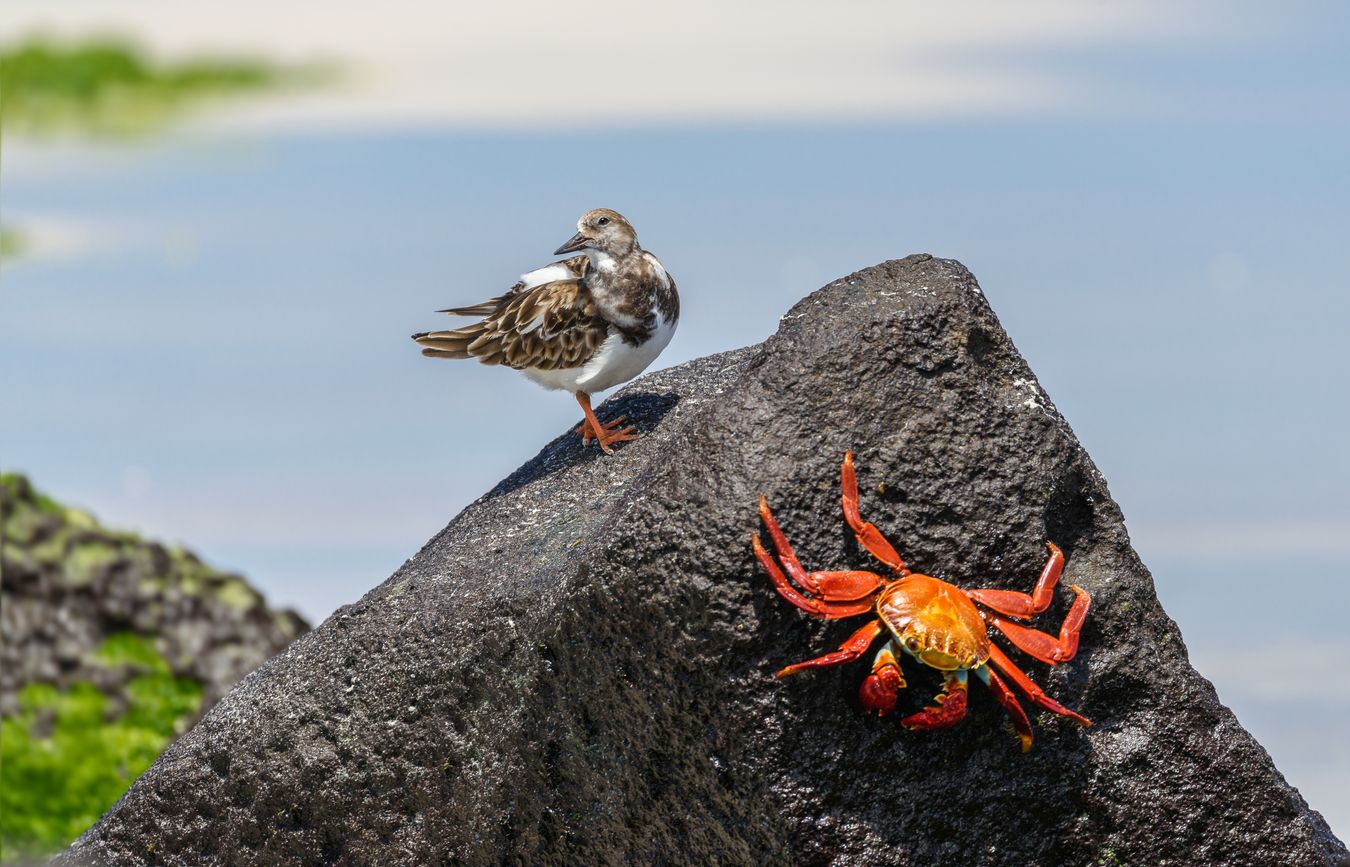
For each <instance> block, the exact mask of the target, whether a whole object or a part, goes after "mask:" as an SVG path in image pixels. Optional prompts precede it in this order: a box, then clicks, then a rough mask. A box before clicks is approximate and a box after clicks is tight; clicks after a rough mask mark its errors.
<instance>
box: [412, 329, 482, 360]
mask: <svg viewBox="0 0 1350 867" xmlns="http://www.w3.org/2000/svg"><path fill="white" fill-rule="evenodd" d="M482 332H483V327H482V326H481V325H470V326H469V327H468V328H457V329H455V330H454V331H424V332H422V333H421V334H414V335H413V336H412V339H413V340H415V341H417V344H418V345H419V346H421V347H422V354H423V355H426V356H429V357H431V358H472V357H473V353H472V352H470V351H469V347H470V345H471V344H472V343H473V342H474V341H475V340H477V339H478V338H480V337H482V336H483V334H482Z"/></svg>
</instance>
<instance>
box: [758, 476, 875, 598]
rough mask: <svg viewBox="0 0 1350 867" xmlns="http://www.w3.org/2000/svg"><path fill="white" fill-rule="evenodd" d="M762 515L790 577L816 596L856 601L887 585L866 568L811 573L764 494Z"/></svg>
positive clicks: (761, 507)
mask: <svg viewBox="0 0 1350 867" xmlns="http://www.w3.org/2000/svg"><path fill="white" fill-rule="evenodd" d="M759 517H760V518H761V519H762V520H763V521H764V527H765V529H767V530H768V531H769V538H770V539H772V540H773V547H774V550H776V551H777V552H778V559H779V560H782V561H783V568H784V569H786V570H787V573H788V576H789V577H790V578H791V579H792V580H793V581H794V582H796V584H797V586H798V587H800V588H802V589H803V590H805V591H806V592H807V593H809V594H811V595H812V596H818V597H820V598H822V599H826V600H828V601H830V602H852V601H854V600H856V599H862V598H864V597H866V596H870V595H871V594H873V593H875V592H876V591H878V590H880V589H881V588H882V587H883V586H885V583H886V582H885V580H884V579H882V577H881V576H880V575H877V574H876V573H875V572H866V571H862V570H846V571H839V572H807V571H806V570H805V569H803V568H802V564H801V561H799V560H798V559H797V554H796V552H794V551H793V550H792V545H791V543H789V542H788V540H787V536H784V535H783V530H782V528H780V527H779V526H778V521H777V520H776V519H775V518H774V516H773V512H771V511H769V501H768V500H766V499H765V498H764V497H760V498H759Z"/></svg>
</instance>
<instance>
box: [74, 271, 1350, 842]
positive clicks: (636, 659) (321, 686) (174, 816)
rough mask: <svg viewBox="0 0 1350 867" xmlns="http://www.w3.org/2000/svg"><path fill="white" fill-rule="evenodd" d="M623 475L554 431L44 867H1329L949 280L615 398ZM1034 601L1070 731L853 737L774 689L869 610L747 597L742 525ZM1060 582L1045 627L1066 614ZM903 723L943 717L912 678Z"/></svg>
mask: <svg viewBox="0 0 1350 867" xmlns="http://www.w3.org/2000/svg"><path fill="white" fill-rule="evenodd" d="M606 409H607V410H608V411H609V412H611V413H613V412H618V411H626V412H627V413H628V414H629V415H630V416H631V417H636V418H637V419H638V420H639V421H640V422H641V423H642V425H643V427H644V429H646V430H648V431H649V432H648V433H647V435H646V436H644V437H643V439H641V440H639V441H638V442H636V443H633V444H629V445H627V446H624V447H622V448H621V449H620V450H619V452H618V454H617V455H616V456H615V457H613V458H604V457H602V456H600V455H599V454H598V453H597V452H596V451H595V450H594V449H591V450H588V451H585V452H583V451H582V450H581V448H580V446H579V445H578V443H577V441H576V438H575V437H574V436H573V435H571V434H567V435H564V436H562V437H560V438H559V439H558V440H557V441H555V442H554V443H552V444H551V445H549V446H548V447H547V448H546V449H544V451H543V452H542V453H541V454H540V455H539V456H538V457H537V458H535V459H534V460H533V461H531V462H530V463H529V464H527V465H525V466H524V467H523V468H521V469H520V470H519V471H518V472H516V473H515V474H514V475H512V476H511V477H510V478H508V479H506V480H505V481H504V482H502V483H501V484H500V485H499V486H498V487H497V488H496V489H494V490H493V491H491V492H490V493H488V494H487V495H486V496H484V497H483V498H482V499H481V500H479V501H478V502H476V503H474V504H473V505H472V506H470V507H469V508H468V509H466V510H465V511H464V512H463V514H461V515H460V516H459V517H457V518H456V519H455V520H454V521H453V522H451V524H450V526H449V527H447V528H446V529H445V530H444V531H443V532H442V533H440V534H439V535H438V536H437V537H436V538H435V539H433V540H432V541H431V542H430V543H429V544H428V545H427V546H426V547H425V548H424V549H423V550H422V551H421V552H420V553H419V554H418V555H417V556H416V557H415V558H414V559H412V560H411V561H409V562H408V563H407V564H406V565H405V566H404V567H403V568H402V569H400V570H399V571H398V572H397V573H396V574H394V575H393V576H392V577H391V578H390V579H389V580H388V581H386V582H385V583H384V584H382V585H381V586H380V587H378V588H377V589H375V590H373V591H372V592H371V593H369V594H368V595H367V596H366V597H365V598H364V599H362V600H361V601H360V602H358V603H356V604H355V605H351V606H348V607H346V608H344V609H342V610H341V611H339V612H338V613H337V614H335V615H334V616H333V617H332V618H331V619H330V620H328V622H326V623H325V624H324V625H323V626H322V627H320V628H319V629H318V630H316V631H315V632H313V633H310V634H309V635H307V636H305V637H304V638H302V639H300V640H299V641H297V642H296V643H295V644H294V645H292V647H291V649H290V650H288V651H287V652H286V653H285V654H283V655H282V656H279V657H277V658H275V659H273V660H272V661H270V662H269V663H267V664H266V665H264V666H263V667H262V668H261V669H259V670H258V671H257V672H255V673H254V674H252V675H251V676H249V677H248V678H247V679H246V680H245V681H244V682H243V683H242V684H240V685H239V686H238V687H237V688H236V689H235V690H234V691H232V692H231V693H230V694H229V695H227V696H226V698H225V699H224V700H223V701H222V702H221V703H220V704H219V705H217V707H216V709H215V710H214V711H213V712H212V713H210V714H209V715H208V716H207V717H206V718H205V719H204V720H203V721H202V722H201V724H200V725H198V727H197V728H196V729H195V730H194V731H192V732H191V733H190V734H188V735H187V736H185V737H183V738H182V739H180V740H179V741H178V742H177V743H176V744H175V745H174V746H173V747H171V748H170V749H169V750H168V751H167V752H166V753H165V754H164V756H162V757H161V759H160V760H159V762H158V763H156V765H155V766H154V767H153V768H152V769H151V770H150V771H149V772H147V773H146V774H145V776H143V777H142V778H141V779H140V781H138V782H137V783H136V785H135V786H134V787H133V788H132V789H131V791H130V792H129V793H128V794H127V795H126V796H125V797H124V798H123V799H122V800H121V801H120V802H119V803H118V804H117V806H116V807H115V808H114V809H113V810H112V811H111V812H110V813H109V814H108V815H107V816H105V817H104V819H103V820H102V821H101V822H100V823H99V824H98V825H97V826H95V827H94V828H93V829H92V830H91V831H90V832H89V833H88V834H86V835H85V836H84V837H83V838H82V839H81V840H80V841H79V842H78V843H77V844H76V845H75V846H74V847H73V848H72V850H70V851H69V852H68V853H67V855H66V857H65V863H80V862H82V861H84V860H86V859H87V860H90V861H94V862H117V863H131V862H138V861H143V860H147V857H149V856H147V853H153V856H152V857H153V858H154V859H156V860H157V861H159V862H164V863H178V864H200V863H213V862H214V863H231V864H272V863H285V862H291V863H314V864H317V863H350V864H367V863H386V864H432V863H466V864H493V863H531V864H541V863H578V864H623V863H666V864H672V863H691V864H711V863H721V864H762V863H801V864H869V863H900V864H939V863H945V864H986V863H987V864H1088V863H1105V864H1118V863H1123V864H1141V863H1147V864H1159V863H1164V862H1166V863H1170V864H1187V865H1193V864H1239V863H1250V864H1328V863H1339V862H1341V861H1343V860H1344V859H1345V857H1346V850H1345V848H1344V847H1343V846H1342V845H1341V843H1340V842H1339V841H1337V840H1336V839H1335V838H1334V837H1333V836H1332V834H1331V832H1330V831H1329V830H1328V828H1327V826H1326V824H1325V822H1324V821H1323V820H1322V818H1321V817H1320V816H1319V815H1318V814H1317V813H1315V812H1313V811H1312V810H1311V809H1309V807H1308V805H1307V804H1306V803H1304V801H1303V799H1302V798H1301V797H1300V796H1299V794H1298V792H1297V791H1295V790H1294V789H1293V788H1291V787H1290V786H1289V785H1288V784H1287V783H1286V782H1285V781H1284V779H1283V777H1281V775H1280V773H1279V772H1278V771H1277V770H1276V769H1275V767H1274V766H1273V765H1272V764H1271V761H1270V758H1269V756H1267V755H1266V752H1265V751H1264V750H1263V749H1262V748H1261V746H1260V745H1259V744H1257V743H1256V742H1255V741H1253V740H1252V738H1251V736H1250V735H1248V734H1247V733H1246V732H1245V731H1244V730H1243V729H1242V727H1241V726H1240V725H1239V724H1238V722H1237V720H1236V719H1234V717H1233V715H1232V713H1230V712H1229V711H1228V710H1227V709H1226V708H1225V707H1224V706H1223V705H1221V704H1220V703H1219V701H1218V698H1217V697H1216V696H1215V693H1214V689H1213V687H1212V686H1211V685H1210V684H1209V683H1208V682H1207V681H1206V680H1205V679H1204V678H1202V677H1201V676H1200V675H1198V674H1197V673H1196V672H1195V671H1194V669H1192V668H1191V666H1190V664H1189V662H1188V661H1187V658H1186V649H1185V647H1184V645H1183V644H1182V641H1181V636H1180V634H1179V632H1178V630H1177V627H1176V624H1175V623H1173V622H1172V621H1171V620H1170V619H1168V617H1167V615H1166V614H1165V613H1164V612H1163V611H1162V609H1161V608H1160V607H1159V605H1158V601H1157V598H1156V597H1155V595H1154V591H1153V583H1152V579H1151V578H1150V576H1149V573H1148V570H1146V569H1145V568H1144V566H1143V564H1142V563H1140V562H1139V559H1138V557H1137V556H1136V555H1135V554H1134V552H1133V550H1131V548H1130V543H1129V538H1128V536H1127V535H1126V532H1125V527H1124V524H1123V522H1122V519H1121V515H1120V511H1119V509H1118V508H1117V507H1116V505H1115V503H1114V502H1112V500H1111V498H1110V495H1109V494H1108V493H1107V489H1106V484H1105V482H1104V481H1103V479H1102V477H1101V475H1100V474H1099V473H1098V472H1097V470H1096V468H1095V467H1094V466H1093V465H1092V462H1091V461H1090V460H1089V458H1088V456H1087V455H1086V454H1085V453H1084V451H1083V449H1082V448H1081V447H1080V446H1079V445H1078V443H1077V441H1076V440H1075V439H1074V436H1073V433H1072V432H1071V431H1070V430H1069V427H1068V425H1067V424H1066V423H1065V422H1064V420H1063V418H1061V417H1060V415H1059V414H1058V412H1057V411H1056V410H1055V408H1054V406H1053V405H1052V404H1051V403H1050V401H1049V400H1048V399H1047V398H1046V397H1045V395H1044V394H1043V392H1041V391H1040V389H1039V388H1038V386H1037V384H1036V381H1035V377H1034V376H1032V374H1031V372H1030V371H1029V370H1028V369H1027V366H1026V364H1025V363H1024V362H1023V361H1022V359H1021V358H1020V357H1019V356H1018V354H1017V352H1016V350H1015V349H1014V348H1013V346H1012V344H1011V342H1010V341H1009V339H1008V337H1007V336H1006V335H1005V334H1004V332H1003V330H1002V329H1001V328H1000V327H999V324H998V321H997V319H996V318H995V317H994V315H993V313H992V312H991V311H990V309H989V307H988V305H987V304H986V302H985V300H984V298H983V296H982V295H981V294H980V291H979V289H978V287H977V286H976V284H975V281H974V279H973V278H972V277H971V275H970V274H969V273H968V272H967V271H966V270H965V269H964V268H962V267H961V266H960V265H959V264H957V263H955V262H951V261H943V260H939V259H932V258H930V257H928V256H913V257H910V258H908V259H904V260H901V261H896V262H888V263H885V264H883V265H880V266H877V267H875V268H871V269H868V270H866V271H862V272H859V273H857V274H854V275H852V276H850V277H847V278H845V279H842V280H838V281H836V282H834V283H831V284H830V285H829V286H826V287H825V288H823V289H821V290H820V291H819V292H816V293H815V294H813V295H811V296H810V297H809V298H807V299H805V300H804V301H802V302H801V303H799V304H798V305H797V306H796V307H794V308H793V310H792V311H791V312H790V313H789V314H788V315H787V316H785V317H784V319H783V325H782V328H781V330H780V331H779V333H778V334H777V335H776V336H774V337H773V338H771V339H770V340H768V341H766V342H765V343H764V344H762V345H760V346H757V347H753V348H750V349H747V350H742V351H739V352H733V353H727V354H724V355H719V356H713V357H709V358H704V359H700V360H698V361H695V362H692V363H690V364H688V365H685V366H683V367H680V368H676V369H672V370H668V371H664V372H661V373H658V374H655V375H652V376H648V377H646V378H644V379H643V380H641V381H639V382H637V383H635V384H634V385H632V386H630V387H629V388H628V389H626V390H625V391H624V392H623V393H622V394H621V395H620V396H619V397H618V398H617V399H616V400H613V401H610V403H609V406H607V408H606ZM846 448H852V449H854V450H855V451H856V452H857V453H858V462H859V468H860V476H861V484H862V489H863V490H862V500H863V510H864V512H865V513H866V515H867V516H868V517H870V518H871V520H873V521H874V522H876V523H877V524H878V525H879V526H880V527H881V528H883V530H884V531H885V532H886V533H887V535H888V536H889V537H890V538H891V539H892V540H893V541H895V543H896V544H897V546H898V547H899V548H900V550H901V551H902V552H903V553H904V555H905V556H906V557H907V559H908V561H909V563H910V565H911V566H912V567H913V568H915V569H916V570H919V571H923V572H927V573H930V574H933V575H937V576H940V577H945V578H950V579H952V580H955V581H958V582H960V583H962V584H964V585H965V586H974V585H977V584H978V585H984V586H996V587H1008V588H1015V589H1019V590H1027V589H1029V588H1030V586H1031V585H1032V583H1033V581H1034V579H1035V576H1036V574H1037V572H1038V570H1039V568H1040V566H1041V563H1042V561H1043V559H1044V556H1045V547H1044V546H1045V540H1046V539H1047V538H1049V539H1052V540H1054V541H1057V542H1058V543H1059V544H1060V545H1062V546H1063V547H1064V549H1065V551H1066V553H1067V555H1068V558H1069V559H1068V568H1067V571H1066V576H1067V580H1068V581H1071V582H1073V583H1076V584H1080V585H1082V586H1084V587H1085V588H1087V590H1089V591H1090V592H1091V594H1092V596H1093V599H1094V605H1093V609H1092V613H1091V615H1090V616H1089V618H1088V622H1087V626H1086V629H1085V631H1084V633H1083V643H1082V650H1081V651H1080V653H1079V656H1078V658H1077V659H1076V660H1074V661H1073V662H1072V663H1070V664H1068V665H1065V666H1060V667H1059V668H1057V669H1055V670H1054V671H1050V670H1047V667H1046V666H1044V665H1039V664H1036V663H1034V662H1031V661H1029V660H1024V661H1025V662H1026V668H1027V669H1028V670H1029V671H1030V673H1031V674H1032V676H1033V678H1034V679H1036V680H1037V681H1039V682H1040V683H1042V684H1043V685H1045V687H1046V688H1047V690H1048V691H1049V692H1050V694H1051V695H1053V696H1055V697H1057V698H1059V699H1060V700H1062V701H1064V702H1065V703H1067V704H1068V705H1070V706H1072V707H1074V708H1077V709H1080V710H1081V711H1082V712H1083V713H1085V714H1086V715H1087V716H1089V717H1091V718H1092V719H1093V720H1095V722H1096V725H1095V726H1094V727H1092V728H1091V729H1088V730H1083V729H1079V728H1077V727H1075V726H1072V725H1066V724H1063V723H1061V722H1060V721H1059V720H1058V719H1056V718H1053V717H1050V716H1048V715H1046V714H1039V715H1038V716H1037V718H1035V719H1034V724H1035V725H1036V729H1037V740H1036V745H1035V747H1034V748H1033V750H1032V751H1031V752H1030V753H1028V754H1025V755H1024V754H1022V753H1020V752H1018V749H1017V746H1016V742H1015V738H1014V737H1013V734H1012V732H1011V729H1010V727H1009V726H1008V724H1007V722H1006V718H1005V716H1004V714H1003V712H1002V711H1001V709H999V708H998V707H997V706H996V705H995V703H994V701H993V699H992V698H991V696H990V695H989V694H988V693H987V692H986V691H984V689H983V688H982V687H981V686H979V685H978V684H975V685H973V686H972V699H971V701H972V708H971V713H970V716H969V717H968V718H967V720H966V721H965V722H964V723H963V724H962V725H961V726H959V727H957V728H955V729H952V730H948V731H944V732H939V733H914V732H908V731H905V730H903V729H901V728H899V727H898V726H897V725H896V723H895V718H894V717H890V718H887V719H882V720H878V719H875V718H870V717H867V716H864V715H863V713H862V712H861V711H860V709H859V706H858V703H857V699H856V694H857V687H858V684H859V682H860V681H861V679H862V678H863V676H864V674H865V671H866V667H867V666H866V665H865V664H863V663H857V664H854V665H851V666H847V667H843V668H836V669H832V670H828V671H823V672H817V673H814V674H809V675H804V676H801V677H799V678H795V679H792V680H788V681H784V682H776V681H775V680H774V679H773V677H772V672H773V671H774V670H775V669H776V668H778V667H779V666H781V665H783V664H784V663H786V662H790V661H796V660H800V659H803V658H806V657H809V656H814V655H818V654H820V653H823V652H825V651H827V650H829V649H832V648H833V647H834V646H835V645H836V644H837V643H838V642H839V641H841V640H842V639H843V638H845V637H846V636H847V635H848V634H849V633H850V632H851V631H852V629H853V628H855V627H856V626H857V625H859V624H860V623H861V620H858V621H853V622H849V623H837V622H833V623H832V622H825V621H821V620H817V619H814V618H811V617H809V616H806V615H804V614H803V613H802V612H800V611H797V610H796V609H794V608H793V607H792V606H790V605H788V604H787V603H786V602H785V601H783V600H782V599H780V598H779V597H778V596H777V595H775V594H774V592H773V590H772V589H771V587H770V584H769V581H768V579H767V578H766V577H765V575H764V574H763V573H762V572H761V570H760V569H759V567H758V566H757V565H756V564H755V562H754V561H753V559H752V557H751V553H750V544H749V540H750V534H751V533H752V532H753V531H755V530H756V529H757V527H758V520H757V517H756V514H755V502H756V498H757V497H758V496H759V495H760V494H761V493H765V494H767V495H768V497H769V499H770V501H771V502H772V503H773V504H774V507H775V508H776V510H777V512H778V515H779V516H780V518H781V520H782V521H783V522H784V524H785V527H786V530H787V532H788V534H789V536H790V537H791V538H792V539H793V541H794V542H795V543H796V544H797V550H798V552H799V554H800V555H801V557H802V559H803V560H804V561H805V562H806V563H808V564H810V565H811V566H813V567H814V568H842V567H846V566H853V567H858V568H871V567H872V564H871V563H870V562H869V560H868V558H867V557H866V555H865V554H864V553H862V552H860V551H859V550H858V549H857V547H856V545H855V544H854V543H853V541H852V538H851V536H850V535H849V533H848V532H847V530H846V527H845V525H844V522H843V520H842V519H841V516H840V514H839V499H838V484H839V482H838V468H839V461H840V458H841V456H842V454H843V452H844V450H845V449H846ZM1069 596H1070V594H1069V593H1068V591H1067V590H1063V589H1061V591H1060V592H1059V594H1058V598H1057V600H1056V603H1055V605H1054V606H1053V607H1052V609H1051V611H1050V612H1049V613H1047V614H1046V615H1044V617H1043V619H1042V620H1041V621H1039V623H1040V624H1042V625H1050V626H1051V627H1052V628H1053V625H1054V624H1056V623H1058V619H1059V618H1061V617H1062V616H1063V614H1064V612H1065V610H1066V608H1067V601H1068V597H1069ZM909 673H910V687H911V688H910V689H909V690H908V691H907V692H906V694H905V696H904V698H903V702H904V704H903V707H902V709H910V710H912V709H917V708H918V707H919V706H920V705H921V704H922V703H924V702H925V701H927V700H928V699H929V698H930V697H931V696H932V694H933V693H934V692H935V691H936V689H937V685H938V684H937V681H936V679H935V678H934V677H932V676H931V674H929V673H925V672H922V671H919V670H917V669H915V668H914V667H912V666H911V667H910V668H909Z"/></svg>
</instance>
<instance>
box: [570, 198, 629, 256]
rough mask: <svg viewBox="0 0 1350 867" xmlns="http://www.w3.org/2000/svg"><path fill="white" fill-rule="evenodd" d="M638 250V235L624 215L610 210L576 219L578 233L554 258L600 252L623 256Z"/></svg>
mask: <svg viewBox="0 0 1350 867" xmlns="http://www.w3.org/2000/svg"><path fill="white" fill-rule="evenodd" d="M635 247H637V233H636V232H634V231H633V225H632V224H631V223H629V222H628V221H627V220H626V219H624V216H623V214H620V213H619V212H618V211H611V210H610V209H609V208H596V209H595V210H594V211H587V212H586V213H584V214H582V215H581V219H580V220H577V233H576V234H575V235H573V236H572V237H571V238H570V239H569V240H568V241H567V243H566V244H563V245H562V246H561V247H559V248H558V249H557V250H554V251H553V255H555V256H561V255H563V254H564V253H577V252H581V251H583V250H599V251H601V252H605V253H609V254H610V255H613V256H622V255H624V254H626V253H630V252H632V250H633V249H634V248H635Z"/></svg>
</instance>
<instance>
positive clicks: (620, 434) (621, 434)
mask: <svg viewBox="0 0 1350 867" xmlns="http://www.w3.org/2000/svg"><path fill="white" fill-rule="evenodd" d="M627 420H628V417H627V416H623V415H621V416H619V417H618V418H616V419H614V420H613V421H611V422H609V423H608V424H601V425H600V427H599V431H598V432H597V430H596V428H594V427H592V426H591V422H590V420H589V419H588V420H586V421H583V422H582V423H581V424H580V425H578V426H577V433H579V434H581V444H582V445H584V446H586V445H590V444H591V440H598V441H599V443H600V448H601V449H603V450H604V452H605V454H607V455H611V454H614V449H613V448H611V446H613V445H614V443H625V442H628V441H629V440H635V439H637V438H638V434H637V428H635V427H620V425H622V424H623V423H624V422H625V421H627ZM597 421H598V420H597Z"/></svg>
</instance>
